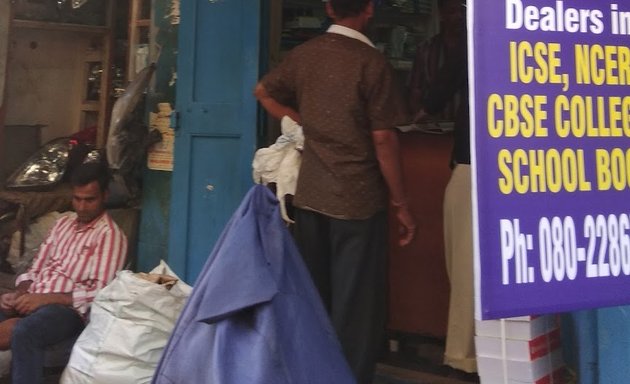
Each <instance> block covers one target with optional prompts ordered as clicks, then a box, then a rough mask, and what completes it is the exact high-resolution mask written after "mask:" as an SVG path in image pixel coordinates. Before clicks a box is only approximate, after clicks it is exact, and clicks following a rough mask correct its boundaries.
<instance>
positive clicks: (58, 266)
mask: <svg viewBox="0 0 630 384" xmlns="http://www.w3.org/2000/svg"><path fill="white" fill-rule="evenodd" d="M77 225H78V222H77V216H76V214H73V215H69V216H65V217H62V218H60V219H59V220H57V222H56V223H55V225H54V226H53V228H52V229H51V231H50V233H49V234H48V236H47V237H46V240H44V242H43V243H42V245H41V246H40V249H39V253H38V254H37V257H36V258H35V260H34V261H33V265H32V266H31V267H30V268H29V269H28V271H26V273H23V274H21V275H19V276H18V277H17V280H16V282H15V285H16V286H17V285H18V284H20V283H21V282H22V281H27V280H32V281H33V283H32V284H31V286H30V287H29V288H28V292H29V293H72V306H73V307H74V309H75V310H76V311H77V312H79V314H81V316H84V317H85V316H86V315H87V312H88V309H89V307H90V304H91V303H92V301H93V300H94V297H95V296H96V294H97V293H98V291H99V290H100V289H101V288H103V287H105V286H106V285H107V284H108V283H109V282H110V281H112V279H113V278H114V277H115V275H116V272H117V271H119V270H120V269H121V268H122V267H123V264H124V263H125V258H126V256H127V238H126V237H125V234H124V233H123V232H122V230H121V229H120V228H119V227H118V225H116V223H115V222H114V221H113V220H112V218H111V217H110V216H109V215H108V214H107V213H106V212H105V213H103V214H102V215H101V216H100V217H98V218H96V219H94V220H93V221H92V222H91V223H89V224H86V225H83V226H82V227H81V229H78V228H77Z"/></svg>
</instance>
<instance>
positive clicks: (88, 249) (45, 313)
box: [0, 163, 127, 384]
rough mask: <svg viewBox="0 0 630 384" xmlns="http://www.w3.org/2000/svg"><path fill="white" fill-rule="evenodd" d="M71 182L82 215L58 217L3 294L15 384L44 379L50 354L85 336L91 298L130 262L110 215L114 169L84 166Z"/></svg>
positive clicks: (4, 342)
mask: <svg viewBox="0 0 630 384" xmlns="http://www.w3.org/2000/svg"><path fill="white" fill-rule="evenodd" d="M71 183H72V193H73V196H72V206H73V207H74V210H75V213H76V214H73V215H70V216H65V217H62V218H60V219H59V220H57V222H56V223H55V225H54V226H53V228H52V229H51V231H50V233H49V234H48V236H47V237H46V239H45V240H44V242H43V243H42V245H41V247H40V249H39V253H38V255H37V256H36V258H35V260H34V261H33V265H32V266H31V267H30V268H29V269H28V271H27V272H26V273H24V274H21V275H19V276H18V277H17V280H16V282H15V284H16V289H15V291H14V292H10V293H6V294H4V295H2V296H1V297H0V310H1V311H0V350H7V349H11V352H12V356H13V358H12V364H11V376H12V381H11V382H12V383H13V384H37V383H41V382H42V376H43V365H44V351H45V349H46V348H47V347H49V346H51V345H54V344H57V343H59V342H61V341H63V340H66V339H69V338H71V337H75V336H78V335H79V334H80V333H81V331H82V330H83V327H84V325H85V322H86V319H87V315H88V312H89V309H90V304H91V303H92V300H93V299H94V297H95V296H96V294H97V292H98V291H99V290H100V289H101V288H103V287H105V285H107V284H108V283H109V282H110V281H111V280H112V279H113V278H114V276H115V274H116V272H117V271H118V270H120V269H121V268H122V267H123V264H124V262H125V258H126V254H127V239H126V237H125V235H124V234H123V232H122V231H121V230H120V228H118V226H117V225H116V224H115V223H114V221H113V220H112V218H111V217H110V216H109V215H108V214H107V212H105V205H104V203H105V201H106V199H107V195H108V189H107V188H108V184H109V173H108V169H107V167H106V166H104V165H102V164H98V163H86V164H82V165H81V166H79V167H78V168H76V169H75V170H74V172H73V174H72V179H71Z"/></svg>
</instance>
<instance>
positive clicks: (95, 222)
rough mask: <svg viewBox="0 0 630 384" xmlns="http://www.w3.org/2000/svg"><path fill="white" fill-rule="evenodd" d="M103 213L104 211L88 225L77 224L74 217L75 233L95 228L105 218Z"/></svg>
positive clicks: (77, 219) (77, 220) (76, 219)
mask: <svg viewBox="0 0 630 384" xmlns="http://www.w3.org/2000/svg"><path fill="white" fill-rule="evenodd" d="M105 213H106V211H103V212H102V213H101V214H100V215H98V216H97V217H95V218H94V219H93V220H92V221H90V222H89V223H85V224H83V223H81V222H79V218H78V217H77V216H75V217H74V228H75V229H76V230H77V231H84V230H86V229H89V228H95V227H96V225H97V224H98V223H99V222H100V221H102V220H103V218H104V217H105Z"/></svg>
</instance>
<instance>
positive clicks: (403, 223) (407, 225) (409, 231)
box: [394, 204, 417, 247]
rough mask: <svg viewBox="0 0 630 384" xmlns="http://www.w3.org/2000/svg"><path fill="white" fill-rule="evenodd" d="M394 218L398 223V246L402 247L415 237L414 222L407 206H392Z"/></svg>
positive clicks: (415, 226)
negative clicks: (394, 211)
mask: <svg viewBox="0 0 630 384" xmlns="http://www.w3.org/2000/svg"><path fill="white" fill-rule="evenodd" d="M394 209H395V210H396V213H395V216H396V220H397V221H398V245H400V246H401V247H404V246H406V245H408V244H409V243H411V241H412V240H413V239H414V237H415V236H416V228H417V225H416V220H415V219H414V218H413V216H412V215H411V212H410V211H409V207H407V205H403V206H399V205H396V204H394Z"/></svg>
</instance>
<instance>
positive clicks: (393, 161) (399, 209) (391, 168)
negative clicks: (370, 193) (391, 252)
mask: <svg viewBox="0 0 630 384" xmlns="http://www.w3.org/2000/svg"><path fill="white" fill-rule="evenodd" d="M372 140H373V142H374V147H375V149H376V157H377V159H378V162H379V165H380V168H381V173H382V174H383V178H384V179H385V183H386V184H387V187H388V188H389V194H390V199H391V205H392V206H393V207H394V209H395V216H396V219H397V220H398V223H399V225H400V228H399V236H400V237H399V239H398V243H399V244H400V245H401V246H405V245H407V244H409V243H410V242H411V240H413V238H414V236H415V232H416V221H415V219H414V218H413V216H412V215H411V212H410V211H409V204H408V201H407V195H406V194H405V190H404V188H403V178H402V169H401V166H400V143H399V141H398V133H397V132H396V131H395V130H393V129H383V130H375V131H372Z"/></svg>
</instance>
